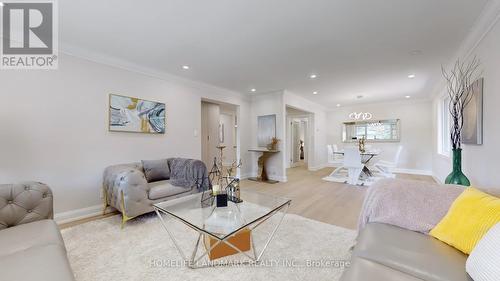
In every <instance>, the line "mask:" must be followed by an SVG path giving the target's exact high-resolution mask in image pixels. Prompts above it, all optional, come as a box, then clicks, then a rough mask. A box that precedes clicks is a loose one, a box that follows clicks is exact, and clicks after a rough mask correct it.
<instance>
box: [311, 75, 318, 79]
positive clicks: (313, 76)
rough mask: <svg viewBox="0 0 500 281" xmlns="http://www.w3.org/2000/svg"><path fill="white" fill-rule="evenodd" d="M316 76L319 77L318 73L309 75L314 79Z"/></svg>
mask: <svg viewBox="0 0 500 281" xmlns="http://www.w3.org/2000/svg"><path fill="white" fill-rule="evenodd" d="M316 77H318V75H316V74H311V75H309V78H311V79H314V78H316Z"/></svg>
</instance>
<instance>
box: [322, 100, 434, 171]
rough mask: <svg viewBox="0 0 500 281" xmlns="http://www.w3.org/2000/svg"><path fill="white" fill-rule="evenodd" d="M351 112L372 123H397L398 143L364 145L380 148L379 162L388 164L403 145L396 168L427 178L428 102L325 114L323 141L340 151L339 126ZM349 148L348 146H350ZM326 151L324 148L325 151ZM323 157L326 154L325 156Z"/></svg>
mask: <svg viewBox="0 0 500 281" xmlns="http://www.w3.org/2000/svg"><path fill="white" fill-rule="evenodd" d="M351 112H370V113H372V114H373V120H380V119H400V120H401V141H400V142H386V143H378V142H375V143H371V142H369V143H367V144H370V145H372V146H373V147H374V148H380V149H381V151H382V152H381V154H380V156H378V158H379V159H380V160H388V161H392V160H393V158H394V155H395V153H396V150H397V148H398V146H399V145H403V152H402V153H401V156H400V162H399V165H398V168H399V169H400V171H402V172H413V173H421V174H431V171H432V151H431V147H432V144H433V143H432V136H431V134H432V103H431V102H430V101H401V102H393V103H380V104H365V105H359V106H351V107H339V108H336V109H335V110H333V111H330V112H328V115H327V124H328V127H327V140H328V143H329V144H337V145H338V146H339V148H342V147H343V146H344V145H345V144H344V143H342V123H343V122H346V121H351V120H350V119H349V117H348V116H349V113H351ZM351 145H352V144H351ZM325 151H326V148H325ZM325 154H326V152H325Z"/></svg>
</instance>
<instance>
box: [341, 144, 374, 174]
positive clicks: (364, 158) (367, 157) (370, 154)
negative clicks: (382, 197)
mask: <svg viewBox="0 0 500 281" xmlns="http://www.w3.org/2000/svg"><path fill="white" fill-rule="evenodd" d="M333 154H340V155H344V150H338V151H334V152H333ZM359 154H360V155H361V163H363V164H364V165H365V166H364V167H363V173H364V174H365V175H366V176H368V177H373V172H372V171H370V169H369V168H368V163H369V162H370V161H371V160H372V159H373V158H374V157H376V156H378V155H379V154H380V151H379V150H367V151H364V152H360V153H359Z"/></svg>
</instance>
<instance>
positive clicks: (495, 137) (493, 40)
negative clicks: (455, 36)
mask: <svg viewBox="0 0 500 281" xmlns="http://www.w3.org/2000/svg"><path fill="white" fill-rule="evenodd" d="M499 2H500V1H493V2H492V3H496V4H492V5H493V7H490V9H489V11H495V14H494V15H489V16H490V17H491V18H493V22H492V24H486V25H485V27H483V28H481V29H480V31H482V32H477V33H476V34H471V36H470V38H472V37H474V36H475V37H476V38H477V39H476V40H474V41H473V43H472V46H473V47H472V48H471V49H470V51H469V52H468V53H469V54H470V55H469V56H468V57H470V56H473V55H477V57H478V58H479V59H480V60H481V70H482V73H483V75H482V77H484V89H483V103H484V104H483V130H484V131H483V143H484V144H483V145H463V147H462V149H463V152H462V153H463V155H462V163H463V171H464V173H465V175H466V176H467V177H468V178H469V179H470V181H471V183H472V185H474V186H477V187H481V188H485V189H493V190H495V191H496V192H497V193H500V184H499V183H500V173H499V172H498V171H499V167H500V164H499V162H498V161H499V159H500V149H499V144H500V126H499V123H498V108H500V79H499V77H500V21H499V16H500V4H499ZM495 5H496V6H495ZM495 7H496V9H494V8H495ZM484 16H485V17H486V16H488V15H484ZM479 23H481V21H479ZM476 31H477V30H476ZM464 43H465V44H466V43H467V41H465V42H464ZM462 49H464V46H462ZM462 57H463V56H462ZM442 93H445V91H444V88H439V89H438V90H437V91H436V93H435V96H436V99H435V101H434V106H435V108H437V105H438V99H439V96H440V94H442ZM437 121H438V117H437V112H436V109H435V110H434V126H433V128H434V137H433V141H434V149H433V166H434V169H433V173H434V176H435V177H436V178H438V179H439V180H441V181H444V179H445V178H446V176H447V175H448V174H449V173H450V172H451V159H450V158H446V157H443V156H441V155H439V154H438V153H437V141H438V138H437V128H438V126H437Z"/></svg>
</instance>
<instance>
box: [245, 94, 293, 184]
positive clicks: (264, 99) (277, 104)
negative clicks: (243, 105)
mask: <svg viewBox="0 0 500 281" xmlns="http://www.w3.org/2000/svg"><path fill="white" fill-rule="evenodd" d="M251 112H252V113H251V115H250V122H251V132H252V134H251V137H250V144H251V146H252V147H253V148H256V147H258V145H257V117H258V116H263V115H271V114H275V115H276V137H277V138H278V139H280V140H281V141H280V143H279V145H278V149H279V150H280V152H278V153H275V154H274V155H272V156H271V157H270V158H269V159H268V160H267V161H268V162H267V164H266V171H267V175H268V177H269V178H270V179H272V180H277V181H286V172H285V162H284V161H283V155H285V148H286V145H285V144H284V140H285V132H284V128H285V127H284V126H283V125H284V122H285V121H284V116H285V108H284V107H283V92H281V91H280V92H275V93H269V94H264V95H254V96H252V106H251ZM246 153H247V155H249V156H250V157H249V158H251V159H252V161H253V163H255V164H254V165H253V169H252V173H251V175H252V176H256V175H257V159H258V157H259V156H260V155H261V154H260V153H258V152H248V151H247V152H246Z"/></svg>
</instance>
